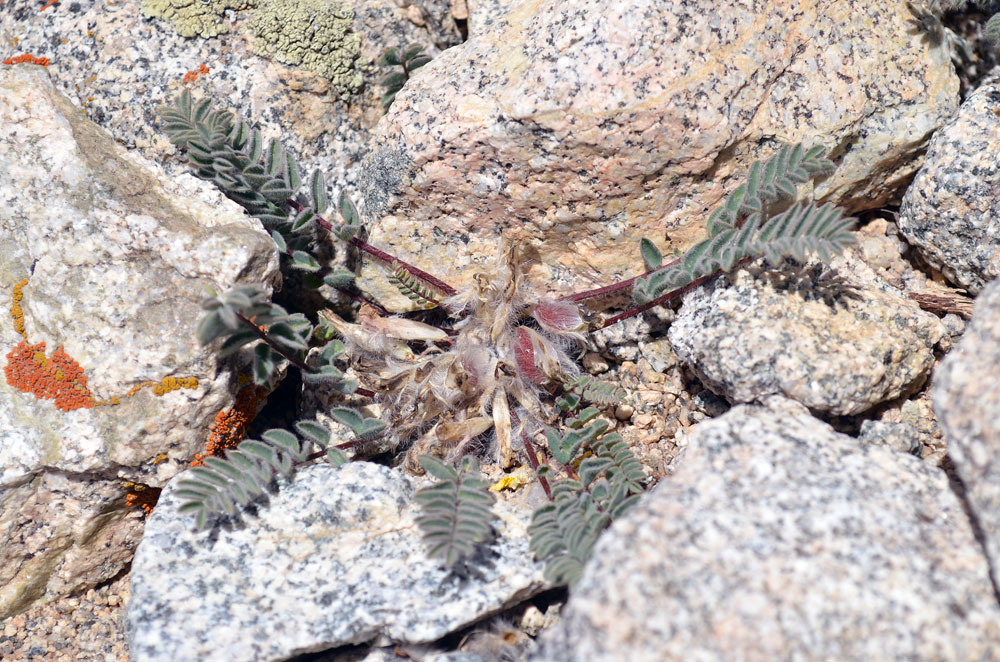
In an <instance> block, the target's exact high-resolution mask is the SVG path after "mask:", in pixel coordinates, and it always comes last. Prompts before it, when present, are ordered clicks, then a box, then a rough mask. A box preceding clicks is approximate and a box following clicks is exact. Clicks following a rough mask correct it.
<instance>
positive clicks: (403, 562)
mask: <svg viewBox="0 0 1000 662" xmlns="http://www.w3.org/2000/svg"><path fill="white" fill-rule="evenodd" d="M176 484H177V481H175V482H174V483H171V484H170V485H169V486H168V487H167V489H166V490H164V492H163V495H162V496H161V498H160V502H159V504H158V505H157V508H156V511H155V512H154V513H153V516H152V517H151V518H150V520H149V524H148V525H147V527H146V535H145V537H144V538H143V541H142V543H141V544H140V545H139V549H138V551H137V552H136V555H135V560H134V561H133V564H132V601H131V602H130V603H129V607H128V614H127V621H126V627H127V634H128V640H129V650H130V652H131V655H132V660H133V661H134V662H155V661H157V660H163V662H186V661H191V662H195V661H197V662H205V661H208V660H219V661H220V662H222V661H226V662H228V661H229V660H256V661H258V662H265V661H267V660H274V661H277V660H285V659H288V657H289V656H292V655H295V654H299V653H306V652H313V651H320V650H324V649H327V648H335V647H337V646H344V645H348V644H360V643H364V642H368V641H374V642H375V643H377V644H379V645H386V644H388V643H397V644H399V643H401V644H405V643H421V642H431V641H434V640H436V639H440V638H441V637H443V636H445V635H447V634H448V633H450V632H453V631H455V630H457V629H460V628H462V627H464V626H466V625H469V624H470V623H473V622H475V621H477V620H479V619H480V618H482V617H484V616H487V615H489V614H492V613H495V612H497V611H500V610H501V609H503V608H504V607H508V606H513V605H516V604H518V603H520V602H522V601H524V600H526V599H528V598H530V597H531V596H532V595H534V594H536V593H538V592H539V591H541V590H542V589H544V588H545V587H546V584H545V581H544V580H543V578H542V564H540V563H537V562H535V561H534V559H533V558H532V554H531V552H530V551H529V550H528V538H527V527H528V522H529V521H530V519H531V513H530V511H529V510H525V509H523V508H517V507H514V506H511V505H510V504H507V503H505V502H500V503H497V504H496V505H494V507H493V508H494V512H496V513H497V515H498V525H497V529H498V536H497V539H496V540H495V542H494V543H493V544H492V545H491V547H490V548H489V550H488V551H487V552H486V553H484V554H482V555H481V556H480V557H477V558H476V559H473V560H472V561H471V562H470V569H469V570H468V571H467V572H460V569H459V568H456V570H455V571H449V570H447V569H445V568H444V567H443V565H442V562H441V560H440V559H437V558H430V557H428V555H427V548H426V546H425V545H424V543H423V542H422V541H421V539H420V529H419V528H418V527H417V525H416V521H415V520H416V517H417V515H418V514H419V506H418V505H417V503H416V501H415V500H414V498H413V491H414V488H415V486H416V485H415V481H414V480H413V479H411V478H408V477H407V476H405V475H403V474H402V473H400V472H399V471H396V470H393V469H389V468H388V467H383V466H379V465H376V464H371V463H368V462H352V463H349V464H346V465H344V466H342V467H339V468H334V467H331V466H330V465H327V464H320V465H314V466H310V467H307V468H305V469H303V470H302V471H300V472H299V473H298V474H296V475H295V477H294V479H293V480H292V481H291V483H286V482H285V481H282V482H281V487H280V490H279V491H278V493H277V494H276V495H273V496H272V497H271V498H270V500H269V503H268V504H267V505H266V506H264V507H261V508H260V509H259V512H258V513H257V514H256V515H250V514H249V513H248V512H247V511H245V510H243V509H241V518H242V520H243V524H242V525H237V526H234V527H232V528H230V529H228V530H227V529H216V530H210V531H203V532H200V533H198V532H195V531H193V522H194V520H193V518H192V516H191V515H190V514H187V513H179V512H178V511H177V507H178V505H179V499H178V498H177V497H175V496H174V492H175V489H176Z"/></svg>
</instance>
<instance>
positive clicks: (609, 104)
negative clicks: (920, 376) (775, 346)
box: [361, 0, 958, 307]
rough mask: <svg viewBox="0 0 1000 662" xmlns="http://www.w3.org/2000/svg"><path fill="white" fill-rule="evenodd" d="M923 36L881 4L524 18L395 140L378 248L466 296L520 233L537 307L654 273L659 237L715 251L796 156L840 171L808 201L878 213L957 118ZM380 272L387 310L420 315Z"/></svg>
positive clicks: (389, 141) (405, 111) (563, 6)
mask: <svg viewBox="0 0 1000 662" xmlns="http://www.w3.org/2000/svg"><path fill="white" fill-rule="evenodd" d="M471 11H473V13H475V11H476V9H475V8H473V9H472V10H471ZM910 19H912V14H911V13H910V12H909V10H908V9H907V8H906V4H905V3H901V2H892V3H872V2H865V1H864V0H836V1H834V2H828V3H824V4H822V5H816V4H807V5H803V4H802V3H800V2H795V1H794V0H754V1H752V2H751V1H747V2H738V3H733V2H729V3H721V4H720V3H717V2H712V1H711V0H692V1H689V2H683V3H680V2H666V3H665V2H656V1H654V0H628V1H627V2H617V3H609V2H603V1H602V0H567V1H565V2H556V3H553V2H542V1H541V0H524V1H521V2H516V3H512V6H511V7H510V8H509V9H508V10H507V12H506V14H505V15H504V16H503V19H502V20H498V21H497V22H496V23H495V24H494V27H493V28H491V29H490V30H487V31H484V32H481V33H479V34H474V35H473V36H472V37H471V38H470V39H469V40H468V41H467V42H465V43H464V44H462V45H461V46H458V47H455V48H451V49H449V50H447V51H445V52H444V53H442V54H441V55H440V56H438V57H437V58H436V59H435V60H434V61H433V62H431V63H430V64H428V65H427V66H426V67H424V68H422V69H420V70H419V71H418V72H417V73H416V74H415V76H414V78H413V79H411V81H410V83H408V84H407V86H406V88H404V89H403V91H402V92H400V94H399V95H398V96H397V98H396V101H395V103H394V104H393V106H392V108H391V109H390V111H389V113H388V114H387V115H386V117H385V118H384V120H383V121H382V122H381V123H380V124H379V127H378V130H377V134H376V139H377V142H378V146H377V147H376V148H375V149H374V150H373V151H372V152H371V153H370V154H369V155H368V156H367V157H366V161H365V169H364V172H363V181H362V182H361V184H362V187H363V193H364V202H365V207H366V213H367V215H368V216H369V218H370V220H371V221H372V223H373V227H372V234H371V236H372V242H373V243H376V244H380V245H384V246H389V247H391V248H392V249H393V251H394V252H395V253H396V254H398V255H399V256H400V257H401V258H403V259H406V260H409V261H411V262H414V263H416V264H418V265H422V266H424V267H427V268H433V270H434V271H435V272H436V275H438V276H441V277H442V278H444V280H446V281H449V282H451V281H454V282H453V283H452V284H453V285H454V284H459V285H461V284H465V283H469V282H471V279H472V277H473V272H474V269H469V267H470V265H473V264H482V261H483V259H484V258H483V256H487V257H488V256H490V255H492V254H493V252H494V246H495V244H496V241H497V236H498V234H499V233H500V232H503V231H509V230H510V229H512V228H517V229H518V230H519V231H520V232H522V233H523V236H524V238H525V240H527V241H528V242H529V243H530V244H532V245H533V246H535V247H536V248H537V249H538V254H539V259H540V263H539V264H538V265H537V267H536V268H535V273H536V275H537V276H538V277H537V279H536V281H537V283H538V287H539V288H542V289H545V288H550V289H559V290H566V289H568V288H571V287H575V288H579V289H583V288H584V287H585V286H587V285H593V284H600V285H603V284H605V283H607V282H610V281H612V280H614V279H616V278H620V277H623V276H628V275H633V274H634V273H636V272H638V271H639V270H641V267H642V263H641V260H640V257H639V253H638V250H637V241H638V239H639V238H640V237H642V236H647V237H649V238H650V239H651V240H653V241H654V243H656V244H657V245H658V246H659V247H660V248H661V249H662V250H663V252H664V254H667V253H669V252H671V251H672V250H673V249H684V248H686V247H687V246H689V245H691V244H692V243H693V242H694V241H696V240H697V239H700V238H701V237H702V236H703V233H704V221H705V220H706V218H707V215H708V212H709V211H710V210H711V209H713V208H714V207H715V205H716V204H717V203H718V202H719V201H720V200H722V199H723V197H724V196H725V195H727V194H728V193H729V192H730V191H731V190H732V189H733V188H734V187H735V186H736V185H737V184H738V183H740V181H741V180H742V178H743V176H744V175H745V173H746V169H747V167H748V166H749V165H750V163H752V162H753V161H754V160H756V159H758V158H765V157H766V156H769V155H770V154H771V153H772V152H773V151H774V149H775V147H776V145H777V144H778V143H779V142H785V143H794V142H799V141H801V142H805V143H809V144H823V145H825V146H826V147H827V148H828V149H829V150H830V152H831V154H832V157H833V158H834V160H835V161H836V162H837V164H838V167H837V170H836V172H835V173H833V174H832V175H831V176H829V177H828V178H826V179H825V180H823V181H822V182H821V183H820V184H819V185H818V186H817V187H816V189H815V191H812V192H810V191H807V190H805V189H803V192H802V193H803V195H805V196H814V197H817V198H822V199H826V200H830V201H833V202H835V203H839V204H841V205H843V206H846V207H848V208H850V209H852V210H853V209H858V208H870V207H875V206H878V205H880V204H882V203H884V202H885V201H887V200H890V199H892V198H893V197H894V196H896V195H897V194H898V190H899V188H900V187H901V186H902V185H903V184H905V183H906V181H907V180H908V178H909V176H910V175H912V173H913V172H914V170H915V169H916V168H917V167H918V166H919V163H918V162H917V155H918V154H919V152H920V151H921V150H922V149H923V147H924V144H925V141H926V139H927V137H928V136H929V135H930V133H931V132H933V131H934V130H935V129H936V128H937V127H939V126H940V125H941V124H943V123H944V122H945V121H946V120H947V119H948V118H949V117H950V116H951V115H952V113H953V112H954V110H955V108H956V106H957V91H958V80H957V78H956V77H955V75H954V73H953V70H952V66H951V63H950V60H949V55H948V51H947V48H946V47H945V46H943V45H937V46H935V45H933V44H931V43H930V42H928V41H927V40H920V39H915V38H914V37H913V36H912V34H911V33H910V32H909V30H910V28H911V23H909V21H910ZM376 273H377V271H376V269H374V268H372V269H370V270H369V271H368V272H366V277H367V278H370V279H371V282H370V283H369V287H371V289H372V290H373V292H375V293H376V294H377V295H378V296H379V298H380V299H384V300H386V301H391V303H392V304H393V305H398V306H400V307H402V306H405V305H406V302H405V300H404V299H402V298H401V297H399V296H397V297H396V298H395V299H392V298H391V297H390V294H391V293H392V292H394V290H393V289H392V288H391V286H389V285H386V284H384V282H383V281H381V280H379V279H378V277H377V275H376Z"/></svg>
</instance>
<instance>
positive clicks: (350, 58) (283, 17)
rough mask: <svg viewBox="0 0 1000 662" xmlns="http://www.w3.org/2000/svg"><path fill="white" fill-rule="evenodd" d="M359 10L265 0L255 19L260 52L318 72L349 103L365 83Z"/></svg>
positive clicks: (320, 1)
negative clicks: (356, 19)
mask: <svg viewBox="0 0 1000 662" xmlns="http://www.w3.org/2000/svg"><path fill="white" fill-rule="evenodd" d="M353 22H354V10H352V9H351V8H350V7H349V6H348V5H344V4H340V3H338V2H328V0H263V1H262V2H261V3H260V7H258V8H257V10H256V11H254V13H253V17H252V18H251V19H250V29H251V30H253V32H254V35H255V39H254V52H255V53H257V54H258V55H265V56H269V57H273V58H274V59H275V60H277V61H278V62H281V63H282V64H291V65H296V66H300V67H303V68H305V69H309V70H310V71H315V72H316V73H318V74H319V75H320V76H322V77H323V78H325V79H327V80H329V81H330V83H331V84H332V85H333V86H334V87H335V88H336V89H337V90H338V91H339V92H340V94H341V95H342V96H344V97H345V98H346V97H348V96H350V95H351V94H354V93H355V92H357V91H358V90H359V89H361V85H362V84H363V83H364V78H363V76H362V75H361V70H360V67H359V66H358V65H359V64H360V63H359V62H358V59H359V58H360V57H361V37H360V36H359V35H357V34H355V33H354V32H353V31H352V29H351V26H352V24H353Z"/></svg>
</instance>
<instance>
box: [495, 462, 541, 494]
mask: <svg viewBox="0 0 1000 662" xmlns="http://www.w3.org/2000/svg"><path fill="white" fill-rule="evenodd" d="M533 478H534V474H533V472H532V471H531V469H530V468H529V467H518V468H517V469H515V470H514V471H513V472H511V473H509V474H507V475H506V476H504V477H503V478H501V479H500V480H498V481H497V482H495V483H493V485H491V486H490V489H491V490H493V491H494V492H500V491H501V490H519V489H521V488H522V487H524V486H525V485H527V484H528V483H530V482H531V481H532V479H533Z"/></svg>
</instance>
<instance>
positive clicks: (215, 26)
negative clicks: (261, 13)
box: [142, 0, 254, 38]
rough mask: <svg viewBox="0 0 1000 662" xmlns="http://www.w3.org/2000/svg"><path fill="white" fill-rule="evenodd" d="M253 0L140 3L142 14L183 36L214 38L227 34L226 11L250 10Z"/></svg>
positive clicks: (170, 0)
mask: <svg viewBox="0 0 1000 662" xmlns="http://www.w3.org/2000/svg"><path fill="white" fill-rule="evenodd" d="M253 5H254V0H142V15H143V16H145V17H146V18H160V19H163V20H165V21H170V22H171V23H173V24H174V27H175V28H177V33H178V34H179V35H181V36H182V37H204V38H208V37H214V36H216V35H219V34H224V33H226V32H229V25H228V24H227V23H226V22H225V21H223V20H222V16H223V14H224V13H225V12H226V10H227V9H233V10H239V9H248V8H250V7H253Z"/></svg>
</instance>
